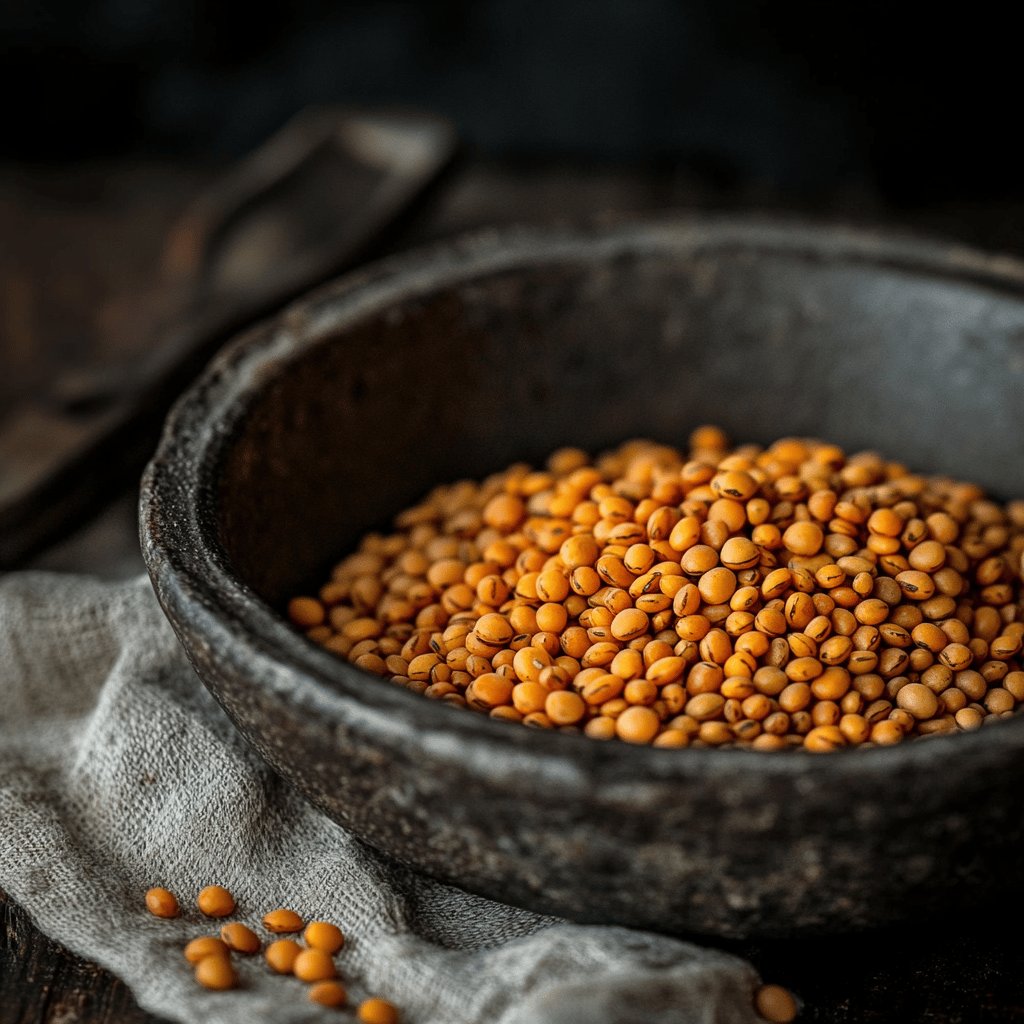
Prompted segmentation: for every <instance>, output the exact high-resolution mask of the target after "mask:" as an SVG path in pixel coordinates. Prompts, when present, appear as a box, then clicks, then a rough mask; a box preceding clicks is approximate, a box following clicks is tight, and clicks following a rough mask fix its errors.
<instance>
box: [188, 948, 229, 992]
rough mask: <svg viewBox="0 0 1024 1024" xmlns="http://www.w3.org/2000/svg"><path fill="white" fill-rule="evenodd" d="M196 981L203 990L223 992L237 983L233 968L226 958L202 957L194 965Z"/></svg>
mask: <svg viewBox="0 0 1024 1024" xmlns="http://www.w3.org/2000/svg"><path fill="white" fill-rule="evenodd" d="M195 977H196V981H197V982H199V984H200V985H202V986H203V987H204V988H210V989H214V990H216V991H223V990H225V989H229V988H234V987H235V985H236V984H237V983H238V978H237V976H236V974H235V969H234V967H232V966H231V961H230V960H229V959H228V958H227V957H226V956H216V955H215V956H204V957H203V958H202V960H200V961H199V962H198V963H197V964H196V972H195Z"/></svg>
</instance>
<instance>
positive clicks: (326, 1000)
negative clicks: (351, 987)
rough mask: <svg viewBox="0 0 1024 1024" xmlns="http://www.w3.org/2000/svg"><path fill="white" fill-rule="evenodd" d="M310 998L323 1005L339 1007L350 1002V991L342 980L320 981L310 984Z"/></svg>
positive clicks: (311, 1000)
mask: <svg viewBox="0 0 1024 1024" xmlns="http://www.w3.org/2000/svg"><path fill="white" fill-rule="evenodd" d="M309 999H310V1002H313V1003H319V1004H320V1005H321V1006H331V1007H339V1006H344V1005H345V1003H347V1002H348V993H347V992H346V991H345V986H344V985H342V984H341V983H340V982H337V981H318V982H317V983H316V984H315V985H311V986H310V989H309Z"/></svg>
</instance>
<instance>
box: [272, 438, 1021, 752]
mask: <svg viewBox="0 0 1024 1024" xmlns="http://www.w3.org/2000/svg"><path fill="white" fill-rule="evenodd" d="M1022 558H1024V501H1014V502H1011V503H1010V504H1000V503H998V502H996V501H993V500H991V499H988V498H986V496H985V495H984V494H983V493H982V491H981V489H980V488H979V487H977V486H975V485H973V484H970V483H963V482H959V481H955V480H951V479H947V478H945V477H938V476H922V475H919V474H916V473H912V472H910V471H909V470H908V469H907V468H906V467H904V466H903V465H901V464H899V463H896V462H891V461H887V460H886V459H884V458H883V457H882V456H880V455H877V454H875V453H872V452H862V453H859V454H854V455H847V454H846V453H845V452H843V451H842V450H841V449H840V448H838V447H837V446H835V445H833V444H827V443H825V442H822V441H816V440H806V439H799V438H786V439H783V440H780V441H777V442H775V443H774V444H772V445H770V446H769V447H766V448H762V447H758V446H754V445H744V446H741V447H738V448H730V447H729V446H728V443H727V440H726V438H725V435H724V434H723V433H722V431H720V430H718V429H717V428H715V427H702V428H700V429H698V430H697V431H695V432H694V434H693V435H692V436H691V439H690V448H689V451H688V452H687V453H683V452H680V451H678V450H676V449H674V448H671V447H668V446H666V445H660V444H655V443H653V442H649V441H631V442H628V443H626V444H623V445H622V446H621V447H619V448H617V449H616V450H614V451H611V452H608V453H606V454H604V455H602V456H600V457H598V458H597V459H595V460H593V461H592V460H591V459H590V458H589V457H588V456H587V455H586V454H585V453H584V452H582V451H579V450H577V449H572V448H567V449H561V450H559V451H557V452H555V453H554V454H553V455H552V456H551V457H550V459H549V460H548V462H547V465H546V467H545V468H544V469H541V470H536V469H533V468H531V467H530V466H527V465H524V464H517V465H513V466H511V467H509V468H508V469H506V470H505V471H504V472H500V473H496V474H494V475H492V476H490V477H488V478H487V479H486V480H483V481H482V482H474V481H470V480H461V481H459V482H458V483H455V484H452V485H450V486H442V487H438V488H436V489H435V490H434V491H432V492H431V493H430V494H429V495H428V496H427V497H426V498H425V499H424V500H423V501H421V502H420V503H419V504H417V505H415V506H413V507H412V508H408V509H406V510H405V511H403V512H401V513H399V515H398V516H397V517H396V520H395V531H394V532H393V533H390V534H388V535H382V534H370V535H368V536H366V537H364V538H363V540H362V542H361V544H360V545H359V548H358V550H357V551H356V552H354V553H353V554H351V555H349V556H348V557H346V558H344V559H343V560H342V561H341V562H339V563H338V565H337V566H336V567H335V569H334V571H333V574H332V577H331V579H330V580H328V581H327V582H326V583H325V584H324V585H323V586H322V587H321V588H320V591H319V593H318V594H317V596H315V597H312V596H300V597H296V598H294V599H293V600H292V601H291V603H290V605H289V609H288V611H289V616H290V618H291V620H292V622H293V623H294V624H295V626H296V627H298V628H300V629H302V630H304V631H305V633H306V635H307V636H308V637H309V638H310V639H311V640H313V641H315V642H316V643H319V644H322V645H323V646H324V647H325V648H327V649H328V650H330V651H332V652H334V653H335V654H338V655H340V656H341V657H344V658H346V659H347V660H348V661H350V662H351V663H352V664H354V665H356V666H357V667H359V668H361V669H363V670H364V671H366V672H369V673H372V674H373V675H377V676H381V677H383V678H384V679H388V680H390V681H391V682H392V683H394V684H397V685H399V686H404V687H406V688H407V689H409V690H412V691H414V692H415V693H418V694H423V695H424V696H426V697H428V698H430V699H433V700H439V701H442V702H443V703H445V704H451V705H453V706H457V707H462V708H468V709H469V710H471V711H474V712H477V713H478V714H481V715H488V716H490V717H491V718H495V719H499V720H501V721H507V722H517V723H521V724H523V725H526V726H529V727H532V728H537V729H556V730H560V731H562V732H572V733H583V734H585V735H587V736H589V737H592V738H594V739H601V740H607V739H613V738H617V739H619V740H624V741H625V742H627V743H636V744H652V745H654V746H656V747H673V748H679V747H693V746H733V747H750V748H752V749H755V750H767V751H777V750H787V749H791V748H795V747H800V748H804V749H807V750H810V751H816V752H827V751H834V750H838V749H841V748H844V747H856V746H866V745H879V746H887V745H891V744H895V743H900V742H902V741H903V740H904V739H907V738H908V737H922V736H929V735H937V734H942V733H955V732H961V731H969V730H973V729H976V728H978V727H979V726H981V725H983V724H986V723H989V722H993V721H996V720H998V719H999V718H1002V717H1006V716H1008V715H1012V714H1014V713H1015V712H1016V711H1017V710H1018V708H1019V707H1020V705H1021V702H1022V701H1024V671H1022V668H1024V659H1022V654H1021V648H1022V643H1024V606H1022V585H1021V577H1022Z"/></svg>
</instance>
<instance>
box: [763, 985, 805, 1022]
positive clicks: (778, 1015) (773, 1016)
mask: <svg viewBox="0 0 1024 1024" xmlns="http://www.w3.org/2000/svg"><path fill="white" fill-rule="evenodd" d="M754 1006H755V1007H756V1008H757V1012H758V1013H759V1014H760V1015H761V1016H762V1017H763V1018H764V1019H765V1020H767V1021H771V1022H772V1024H790V1021H793V1020H795V1019H796V1014H797V1006H796V1000H795V999H794V998H793V993H792V992H790V991H789V989H787V988H783V987H782V986H781V985H762V986H761V987H760V988H759V989H758V990H757V992H756V994H755V995H754Z"/></svg>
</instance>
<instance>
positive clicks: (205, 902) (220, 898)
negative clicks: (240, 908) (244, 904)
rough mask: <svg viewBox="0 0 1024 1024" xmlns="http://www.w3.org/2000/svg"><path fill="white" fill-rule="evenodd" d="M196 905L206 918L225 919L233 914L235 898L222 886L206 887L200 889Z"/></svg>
mask: <svg viewBox="0 0 1024 1024" xmlns="http://www.w3.org/2000/svg"><path fill="white" fill-rule="evenodd" d="M196 905H197V906H198V907H199V909H200V910H201V911H202V912H203V913H204V914H205V915H206V916H207V917H227V916H228V915H229V914H233V913H234V912H235V898H234V896H232V895H231V893H230V892H228V890H227V889H225V888H224V886H222V885H208V886H206V888H205V889H202V890H201V891H200V893H199V896H198V898H197V899H196Z"/></svg>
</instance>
